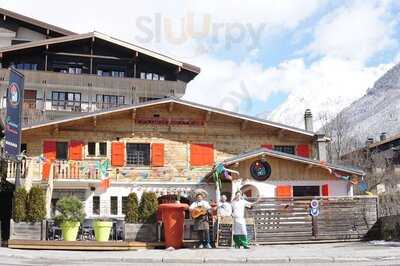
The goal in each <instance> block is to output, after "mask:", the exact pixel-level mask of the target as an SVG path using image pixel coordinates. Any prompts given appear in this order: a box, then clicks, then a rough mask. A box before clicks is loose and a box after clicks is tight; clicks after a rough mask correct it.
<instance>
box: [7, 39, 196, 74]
mask: <svg viewBox="0 0 400 266" xmlns="http://www.w3.org/2000/svg"><path fill="white" fill-rule="evenodd" d="M88 38H99V39H101V40H104V41H107V42H110V43H113V44H115V45H119V46H122V47H125V48H127V49H130V50H132V51H135V52H138V53H141V54H144V55H147V56H150V57H153V58H156V59H159V60H161V61H164V62H166V63H169V64H173V65H176V66H178V67H181V68H182V69H186V70H188V71H191V72H193V73H195V74H198V73H200V71H201V69H200V68H199V67H197V66H194V65H191V64H188V63H184V62H181V61H179V60H177V59H175V58H172V57H169V56H166V55H163V54H161V53H158V52H154V51H151V50H149V49H146V48H143V47H141V46H138V45H136V44H132V43H129V42H126V41H122V40H120V39H117V38H114V37H111V36H109V35H106V34H103V33H100V32H97V31H93V32H88V33H83V34H75V35H69V36H63V37H58V38H51V39H46V40H40V41H33V42H28V43H21V44H16V45H12V46H8V47H3V48H0V52H3V53H4V52H10V51H18V50H22V49H28V48H33V47H38V46H44V45H51V44H57V43H64V42H71V41H77V40H83V39H88Z"/></svg>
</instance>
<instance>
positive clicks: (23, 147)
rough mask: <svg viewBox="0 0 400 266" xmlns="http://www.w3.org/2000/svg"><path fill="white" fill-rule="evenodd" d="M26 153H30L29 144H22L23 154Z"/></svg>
mask: <svg viewBox="0 0 400 266" xmlns="http://www.w3.org/2000/svg"><path fill="white" fill-rule="evenodd" d="M23 151H25V153H27V152H28V144H26V143H21V152H23Z"/></svg>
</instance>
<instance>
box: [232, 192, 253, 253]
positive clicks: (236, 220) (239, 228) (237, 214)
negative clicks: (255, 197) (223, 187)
mask: <svg viewBox="0 0 400 266" xmlns="http://www.w3.org/2000/svg"><path fill="white" fill-rule="evenodd" d="M253 204H254V203H250V202H248V201H247V200H244V199H243V198H242V192H240V191H238V192H236V194H235V198H234V199H233V200H232V217H233V241H234V242H235V248H240V247H243V248H245V249H248V248H250V247H249V241H248V240H247V228H246V219H245V218H244V212H245V208H251V207H252V206H253Z"/></svg>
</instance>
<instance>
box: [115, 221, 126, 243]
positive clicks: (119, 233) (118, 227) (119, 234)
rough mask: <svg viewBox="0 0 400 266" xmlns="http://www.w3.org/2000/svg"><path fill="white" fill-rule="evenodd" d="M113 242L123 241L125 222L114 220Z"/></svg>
mask: <svg viewBox="0 0 400 266" xmlns="http://www.w3.org/2000/svg"><path fill="white" fill-rule="evenodd" d="M114 234H115V240H125V221H124V220H116V221H115V231H114Z"/></svg>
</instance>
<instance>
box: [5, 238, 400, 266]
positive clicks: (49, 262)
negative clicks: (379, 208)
mask: <svg viewBox="0 0 400 266" xmlns="http://www.w3.org/2000/svg"><path fill="white" fill-rule="evenodd" d="M160 264H168V265H231V264H237V265H240V264H246V265H262V264H264V265H286V264H289V265H313V266H314V265H340V266H342V265H350V266H370V265H377V266H379V265H399V266H400V243H393V244H390V245H388V244H385V245H377V244H371V243H334V244H309V245H272V246H258V247H253V248H252V249H250V250H243V249H241V250H236V249H212V250H198V249H182V250H175V251H166V250H140V251H122V252H95V251H92V252H71V251H46V250H38V251H34V250H13V249H7V248H0V266H3V265H9V266H25V265H26V266H38V265H43V266H65V265H68V266H70V265H76V266H82V265H95V266H102V265H105V266H113V265H121V266H124V265H160Z"/></svg>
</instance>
